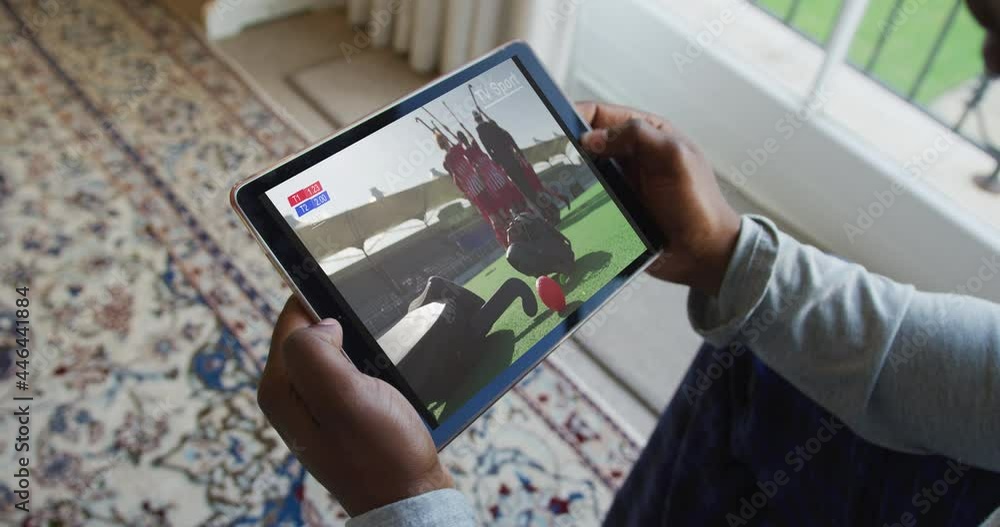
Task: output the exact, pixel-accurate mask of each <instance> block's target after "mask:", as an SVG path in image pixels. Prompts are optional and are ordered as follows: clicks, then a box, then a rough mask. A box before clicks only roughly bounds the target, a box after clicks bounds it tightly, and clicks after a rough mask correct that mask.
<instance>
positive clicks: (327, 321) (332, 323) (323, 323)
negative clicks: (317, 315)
mask: <svg viewBox="0 0 1000 527" xmlns="http://www.w3.org/2000/svg"><path fill="white" fill-rule="evenodd" d="M316 325H317V326H339V325H340V322H337V319H335V318H324V319H323V320H320V321H319V322H317V323H316Z"/></svg>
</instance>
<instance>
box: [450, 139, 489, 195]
mask: <svg viewBox="0 0 1000 527" xmlns="http://www.w3.org/2000/svg"><path fill="white" fill-rule="evenodd" d="M444 168H445V170H447V171H448V173H449V174H451V176H452V177H453V178H454V179H455V185H456V186H458V189H459V190H461V191H462V193H463V194H465V195H466V196H467V197H469V198H475V197H477V196H479V195H480V194H482V193H483V192H485V191H486V186H485V185H483V181H482V180H481V179H479V175H478V174H476V167H475V166H473V164H472V162H471V161H469V158H468V157H467V156H466V155H465V148H463V147H462V145H454V146H452V147H451V148H450V149H449V150H448V153H447V154H445V156H444Z"/></svg>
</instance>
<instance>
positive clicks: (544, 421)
mask: <svg viewBox="0 0 1000 527" xmlns="http://www.w3.org/2000/svg"><path fill="white" fill-rule="evenodd" d="M0 38H2V41H0V44H2V45H3V51H2V54H0V61H2V62H0V71H2V72H3V75H2V78H0V115H2V116H3V120H2V123H3V124H2V126H0V163H2V165H0V217H2V220H0V248H2V254H3V257H2V258H0V260H2V262H0V276H2V284H3V289H2V290H0V335H3V337H2V341H0V342H2V344H0V346H2V347H0V396H2V401H3V404H4V411H3V413H2V415H0V473H2V474H3V476H2V477H0V522H2V523H5V524H10V525H14V524H20V525H78V524H92V525H104V524H109V525H184V526H186V525H235V524H241V525H258V524H263V525H279V524H280V525H299V524H307V525H339V524H341V523H342V522H343V521H344V520H345V518H346V516H345V514H344V513H343V511H342V510H341V509H340V508H339V507H338V506H337V505H336V504H335V503H333V502H332V500H331V499H330V497H329V496H328V495H327V494H326V492H325V491H324V490H323V489H322V488H321V487H320V486H319V485H317V484H316V483H315V482H314V481H313V480H312V479H310V477H309V476H308V475H307V474H305V473H304V471H303V469H302V467H301V466H299V465H298V464H297V463H296V462H295V460H294V459H293V458H292V457H291V456H290V455H289V454H288V452H287V450H286V449H285V447H284V446H283V445H282V444H281V443H280V441H279V440H278V438H277V436H276V435H275V434H274V433H273V432H272V431H271V430H270V429H269V427H268V426H267V425H266V424H265V423H264V421H263V419H262V416H261V414H260V412H259V411H258V409H257V405H256V402H255V392H254V387H255V384H256V381H257V379H258V377H259V375H260V372H261V368H262V365H263V363H264V359H265V353H266V350H267V345H268V340H269V338H270V332H271V325H272V322H273V320H274V319H275V316H276V310H277V309H279V308H280V306H281V305H282V303H283V301H284V299H285V297H286V296H287V294H288V293H287V291H286V290H285V289H284V287H283V285H282V284H281V281H280V280H279V278H278V277H277V276H276V274H275V272H274V271H273V270H272V269H271V267H270V266H269V265H268V263H267V261H266V260H265V258H264V257H263V256H262V254H261V253H260V252H259V251H258V249H257V248H256V246H255V245H254V243H253V242H252V241H251V239H250V237H249V236H248V235H247V233H246V232H245V230H244V228H243V227H242V225H240V224H239V223H238V221H237V219H236V217H235V216H234V214H233V213H232V212H231V211H230V208H229V206H228V189H229V187H230V186H231V185H232V184H233V182H234V181H236V180H237V179H239V178H241V177H242V176H244V175H246V174H249V173H252V172H254V171H256V169H259V168H261V167H263V166H265V165H267V164H269V163H271V162H273V161H274V160H276V159H278V158H280V157H282V156H284V155H286V154H289V153H292V152H294V151H296V150H297V149H299V148H302V147H303V146H305V141H304V140H303V138H302V137H301V135H300V134H299V133H298V132H297V131H296V128H295V127H294V126H292V125H290V124H289V122H290V121H289V120H288V119H287V118H286V117H284V116H283V115H281V114H280V112H278V111H276V110H274V109H273V108H271V107H270V106H269V105H268V104H267V103H265V102H263V100H262V99H261V97H260V96H259V95H257V94H256V93H255V91H254V90H253V89H251V88H250V87H249V86H248V85H247V84H246V83H245V81H243V80H242V79H241V78H240V77H239V76H238V75H237V74H236V73H235V72H234V71H233V70H232V69H230V68H229V67H228V66H227V64H226V63H225V62H223V61H222V60H221V59H220V58H219V57H218V56H217V55H216V54H215V53H214V52H213V51H212V49H211V48H210V47H209V46H208V45H207V44H206V43H205V42H204V41H203V40H201V38H200V37H199V36H198V35H197V34H196V33H195V32H194V31H192V30H191V29H189V28H188V27H187V26H186V25H185V24H184V23H182V22H181V21H180V20H179V19H177V18H175V17H174V16H173V15H171V14H170V13H169V12H168V11H167V10H166V9H165V8H164V7H163V6H161V5H159V4H157V3H155V2H149V1H143V0H39V1H37V2H36V1H32V0H0ZM16 286H27V287H29V292H28V298H29V300H30V313H31V316H30V335H29V337H30V344H29V349H30V350H31V356H30V363H29V365H28V371H29V375H27V383H28V384H29V385H30V389H29V390H27V391H19V390H17V389H16V388H15V384H16V381H18V380H21V378H19V377H17V376H16V373H17V372H19V371H21V370H20V368H19V366H18V365H17V363H16V360H17V357H15V355H14V351H15V350H14V349H13V348H12V346H13V345H14V344H15V339H14V338H13V336H12V335H13V328H14V327H15V326H14V324H15V322H14V321H15V316H16V315H15V311H14V310H15V307H14V300H15V295H16V293H15V290H14V288H15V287H16ZM25 394H28V395H33V396H34V400H33V401H31V402H30V425H29V427H30V434H29V437H30V440H29V441H28V442H27V443H26V444H27V445H29V446H30V450H29V451H28V452H26V453H25V452H15V448H16V447H17V445H18V444H19V443H18V442H17V441H16V439H15V436H16V435H17V434H16V433H15V432H17V431H18V429H19V426H18V424H17V423H16V421H15V417H14V416H13V410H12V408H13V407H14V401H12V397H13V396H17V395H25ZM637 450H638V447H637V445H636V444H635V442H634V441H633V440H632V439H630V437H629V436H628V435H627V434H626V433H624V432H623V431H622V429H621V428H620V427H619V426H618V425H617V424H616V423H615V421H614V419H612V418H609V417H608V415H607V414H606V413H604V412H602V411H601V410H600V408H599V407H598V406H597V405H595V403H594V402H593V401H592V400H591V399H589V398H588V397H587V396H586V395H585V394H584V393H583V392H582V391H581V389H580V388H579V387H578V386H577V385H576V384H574V382H572V381H571V380H570V379H569V378H568V377H567V376H566V374H564V373H563V372H561V370H560V369H559V368H558V367H557V366H555V365H553V364H552V363H551V362H549V363H547V364H546V365H544V366H543V367H541V368H538V369H537V370H535V371H534V372H532V373H531V375H530V376H529V377H528V378H526V379H525V380H524V381H523V382H522V383H521V384H520V385H519V386H518V387H517V388H516V389H515V390H514V391H513V392H511V393H510V394H508V396H507V397H505V398H504V399H503V400H502V401H501V402H500V403H499V404H497V405H496V406H495V407H494V408H493V409H492V410H490V411H489V412H488V413H487V414H486V415H485V416H483V417H482V418H481V419H480V420H479V421H478V422H476V424H475V425H474V426H473V427H472V428H471V429H470V430H468V431H467V432H466V433H465V434H464V435H463V436H462V437H461V438H460V439H459V440H456V441H455V442H454V443H453V444H452V446H450V447H449V448H448V449H447V450H446V451H445V453H444V455H443V457H444V459H445V462H446V464H447V466H448V467H449V468H450V469H451V471H452V472H453V473H454V475H455V479H456V482H457V483H458V485H459V487H460V488H461V490H462V491H464V492H465V493H466V495H468V496H469V498H470V499H471V500H472V502H473V503H474V505H475V507H476V509H477V510H478V511H479V515H480V519H481V521H482V523H483V524H487V525H515V524H516V525H594V524H597V523H599V521H600V518H601V516H602V515H603V511H604V510H605V509H606V508H607V506H608V504H609V501H610V499H611V497H612V495H613V492H614V489H615V488H616V487H617V486H618V485H619V483H620V482H621V480H622V478H623V477H624V475H625V473H626V472H627V471H628V469H629V467H630V466H631V463H632V461H633V460H634V459H635V457H636V454H637ZM334 454H339V453H334ZM22 455H26V456H27V457H28V458H29V460H30V465H29V467H28V468H29V469H30V492H31V494H30V513H27V514H25V513H24V512H22V511H20V510H18V509H17V508H16V504H17V502H18V501H20V499H19V498H18V497H17V496H16V495H15V494H14V493H13V491H14V490H17V489H16V486H17V481H16V480H15V479H14V478H13V477H12V474H14V471H15V466H16V463H17V459H18V458H20V457H21V456H22Z"/></svg>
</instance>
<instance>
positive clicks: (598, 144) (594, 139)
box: [581, 130, 607, 152]
mask: <svg viewBox="0 0 1000 527" xmlns="http://www.w3.org/2000/svg"><path fill="white" fill-rule="evenodd" d="M581 140H582V141H583V146H584V147H585V148H587V149H588V150H591V151H594V152H600V151H601V150H604V145H605V143H606V141H607V130H591V131H589V132H587V133H585V134H583V137H582V138H581Z"/></svg>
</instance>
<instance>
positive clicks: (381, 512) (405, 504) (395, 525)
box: [347, 489, 476, 527]
mask: <svg viewBox="0 0 1000 527" xmlns="http://www.w3.org/2000/svg"><path fill="white" fill-rule="evenodd" d="M475 525H476V515H475V514H474V513H473V512H472V508H471V507H469V502H468V501H466V499H465V496H463V495H462V493H460V492H458V491H457V490H454V489H443V490H435V491H433V492H428V493H426V494H421V495H419V496H415V497H413V498H409V499H405V500H402V501H397V502H395V503H390V504H389V505H386V506H384V507H379V508H378V509H375V510H372V511H368V512H366V513H364V514H362V515H360V516H357V517H355V518H352V519H350V520H348V521H347V527H442V526H446V527H475Z"/></svg>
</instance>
